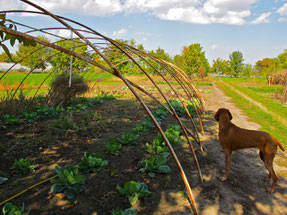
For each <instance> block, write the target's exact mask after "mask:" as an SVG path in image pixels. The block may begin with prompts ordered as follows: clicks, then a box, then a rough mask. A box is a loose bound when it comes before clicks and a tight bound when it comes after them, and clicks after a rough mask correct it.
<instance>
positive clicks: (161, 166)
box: [139, 156, 170, 177]
mask: <svg viewBox="0 0 287 215" xmlns="http://www.w3.org/2000/svg"><path fill="white" fill-rule="evenodd" d="M166 161H167V158H166V157H164V156H163V157H151V158H149V159H146V160H143V161H141V165H142V167H143V168H141V169H140V170H139V171H140V172H148V175H149V176H150V177H154V176H155V173H156V172H160V173H169V172H170V168H169V166H167V165H165V164H166Z"/></svg>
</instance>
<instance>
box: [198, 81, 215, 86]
mask: <svg viewBox="0 0 287 215" xmlns="http://www.w3.org/2000/svg"><path fill="white" fill-rule="evenodd" d="M195 84H196V85H197V86H213V84H212V83H209V82H195Z"/></svg>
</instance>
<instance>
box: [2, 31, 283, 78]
mask: <svg viewBox="0 0 287 215" xmlns="http://www.w3.org/2000/svg"><path fill="white" fill-rule="evenodd" d="M39 38H40V39H42V40H46V41H48V39H47V38H45V37H43V36H39ZM116 41H117V42H121V43H124V44H126V45H128V46H131V47H134V48H137V49H138V50H140V51H145V52H147V53H148V54H151V55H153V56H155V57H156V58H159V59H162V60H165V61H169V62H172V63H173V64H175V65H176V66H178V67H179V68H181V69H183V71H185V72H186V74H187V75H188V76H194V75H197V76H200V77H203V76H206V75H207V74H208V73H213V74H221V75H230V76H235V77H238V76H244V77H250V76H261V77H268V76H269V75H270V74H271V73H274V72H277V71H279V70H282V69H287V49H286V50H284V52H283V53H282V54H280V55H278V57H276V58H273V59H271V58H264V59H262V60H258V61H257V62H256V65H254V66H252V65H250V64H244V58H243V54H242V53H241V52H240V51H234V52H232V53H231V54H230V55H229V59H228V60H223V59H221V58H217V59H216V60H213V63H212V65H210V64H209V62H208V60H207V58H206V56H205V51H204V50H203V47H202V46H201V45H200V44H199V43H195V44H191V45H189V46H185V47H183V49H182V52H181V54H177V55H175V56H174V57H171V56H170V55H169V54H168V53H166V52H165V51H164V49H162V48H160V47H159V48H157V49H156V50H151V51H147V50H145V49H144V46H143V45H142V44H136V42H135V40H133V39H131V40H116ZM56 44H57V45H58V46H61V47H64V48H67V49H70V50H73V51H74V52H76V53H78V54H80V55H83V56H85V57H89V58H92V59H93V60H95V61H97V62H99V63H101V64H105V63H104V61H103V60H102V59H101V58H100V57H99V56H98V55H97V54H96V53H95V52H92V51H91V50H89V49H88V46H87V45H86V44H85V43H83V42H82V41H81V40H79V39H73V41H70V40H60V41H58V42H56ZM102 52H103V53H104V54H105V56H107V58H108V59H109V60H110V61H111V62H112V63H113V64H114V65H116V66H117V68H118V69H119V70H120V71H121V72H122V73H125V74H140V73H141V70H140V68H139V67H138V66H136V65H135V63H134V62H133V61H132V60H131V59H129V58H128V57H127V56H125V55H123V54H122V53H121V52H120V51H119V50H118V49H117V48H116V47H115V46H113V45H112V44H110V45H109V46H108V47H106V48H103V49H102ZM10 55H11V56H8V55H7V53H6V52H3V53H1V54H0V62H13V61H15V62H16V61H19V60H20V59H22V58H23V57H25V56H27V55H29V56H28V57H26V58H24V59H23V60H21V61H20V64H21V65H23V66H27V67H30V68H36V69H41V70H43V71H44V70H46V69H47V67H48V65H51V66H52V69H53V70H56V71H58V72H61V71H65V70H67V69H68V68H69V65H70V61H71V57H70V55H67V54H65V53H62V52H59V51H57V50H53V49H50V48H47V47H44V46H43V45H40V44H36V45H34V46H27V45H25V44H23V43H20V44H19V45H18V50H17V51H16V53H15V54H12V53H11V54H10ZM132 56H133V57H135V58H136V59H137V62H138V64H139V65H140V66H141V67H142V68H144V69H145V70H146V71H147V72H149V73H151V74H156V73H157V72H156V71H155V69H156V70H157V71H160V72H162V73H164V72H165V71H166V70H165V69H164V68H162V66H161V65H160V64H158V63H156V62H155V61H153V60H147V61H143V60H142V59H138V58H137V57H136V56H135V55H133V54H132ZM11 58H12V59H11ZM72 68H73V70H74V71H88V70H93V69H94V67H93V66H92V65H90V64H88V63H87V62H85V61H82V60H79V59H77V58H72Z"/></svg>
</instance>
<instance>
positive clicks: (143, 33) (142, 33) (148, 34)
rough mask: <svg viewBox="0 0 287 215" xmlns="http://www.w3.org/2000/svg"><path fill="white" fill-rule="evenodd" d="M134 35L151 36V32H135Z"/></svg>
mask: <svg viewBox="0 0 287 215" xmlns="http://www.w3.org/2000/svg"><path fill="white" fill-rule="evenodd" d="M134 35H140V36H147V37H149V36H151V33H148V32H135V33H134Z"/></svg>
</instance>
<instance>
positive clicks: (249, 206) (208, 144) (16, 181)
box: [0, 77, 287, 215]
mask: <svg viewBox="0 0 287 215" xmlns="http://www.w3.org/2000/svg"><path fill="white" fill-rule="evenodd" d="M129 78H130V79H132V80H135V79H137V81H139V82H140V83H141V86H144V88H145V89H146V90H147V91H148V92H152V93H154V94H155V95H156V93H157V92H156V91H155V90H154V87H153V86H151V85H149V84H148V82H147V80H146V78H145V77H129ZM157 83H158V84H160V86H161V87H162V89H163V90H164V91H165V92H166V93H167V94H168V95H169V97H170V98H175V97H174V95H173V93H172V92H170V89H169V88H168V86H167V85H165V84H164V83H161V82H160V81H157ZM196 83H197V86H198V87H199V90H200V91H201V92H202V94H203V96H204V98H205V110H206V113H205V117H204V121H203V123H204V129H205V135H202V134H201V135H200V138H201V142H202V144H203V147H204V148H205V152H203V153H202V152H201V151H200V148H199V146H198V145H196V144H194V147H195V152H196V155H197V157H198V160H199V164H200V167H201V170H202V174H203V179H204V183H203V184H201V182H200V180H199V177H198V174H197V169H196V165H195V162H194V158H193V157H192V154H191V152H190V149H189V148H188V145H187V143H186V140H185V139H184V138H183V135H182V134H180V139H181V141H178V140H177V141H176V143H175V151H176V153H177V155H178V157H179V160H180V161H181V164H182V166H183V168H184V170H185V172H186V175H187V177H188V179H189V181H190V183H191V187H192V192H193V195H194V197H195V199H196V202H197V208H198V211H199V213H200V214H206V215H208V214H282V215H283V214H286V213H287V200H286V199H287V192H286V189H287V169H286V163H287V162H286V159H287V158H286V155H285V154H284V153H282V152H280V151H278V155H277V157H276V159H275V162H276V164H275V171H276V172H277V174H278V175H279V180H278V183H277V187H276V189H275V193H274V194H272V195H269V194H267V193H266V192H265V190H267V189H268V188H269V186H270V184H269V183H267V182H265V181H264V179H265V178H266V177H267V171H266V169H265V167H264V165H263V163H262V162H261V160H260V159H259V158H258V154H257V153H258V152H257V151H256V150H254V149H250V150H244V151H240V152H237V153H235V154H234V157H233V164H232V168H231V173H230V177H229V179H228V180H227V181H226V182H224V183H222V182H221V181H219V180H218V177H219V176H221V172H220V171H221V169H223V168H224V155H223V152H222V150H221V148H220V145H219V143H218V137H217V132H218V124H217V122H216V121H215V120H214V119H213V116H214V113H215V111H216V110H217V109H218V108H219V107H226V108H229V109H230V110H231V112H232V114H233V117H234V119H233V121H234V123H235V124H237V125H239V126H241V127H246V128H249V129H261V130H268V129H270V130H268V131H269V132H270V133H271V132H273V130H274V131H276V130H278V129H277V127H276V126H285V125H284V124H282V125H281V124H280V123H278V120H277V119H276V120H277V121H274V123H273V122H271V121H270V124H271V126H270V127H268V126H269V123H266V124H264V123H263V122H264V120H262V122H261V121H259V120H260V118H259V117H258V115H255V113H253V112H248V109H252V110H254V109H258V111H259V110H260V109H259V108H254V107H253V106H252V105H255V104H253V103H251V104H249V105H250V106H247V105H246V104H245V103H243V101H244V100H243V99H242V98H241V97H240V96H237V97H235V96H234V95H236V94H235V93H234V90H233V88H234V89H236V90H238V91H240V92H242V93H244V95H245V96H248V97H250V98H252V100H253V101H256V102H260V104H261V105H263V106H264V107H266V108H267V109H268V108H269V106H272V109H268V110H269V112H272V113H274V114H277V115H279V116H280V117H282V118H283V119H284V116H285V114H286V113H285V112H284V111H279V110H280V109H279V108H278V107H277V105H278V106H279V105H280V103H279V102H278V100H276V98H274V96H272V95H274V94H275V93H276V92H277V91H276V89H277V88H275V87H270V89H272V90H267V91H268V92H262V91H263V90H262V89H265V88H267V87H266V86H265V83H263V82H258V83H257V82H254V83H252V82H250V83H249V82H248V84H246V83H243V84H241V83H242V81H240V82H239V81H238V82H237V81H236V80H235V81H233V80H231V79H230V80H229V79H226V80H219V79H215V80H211V79H210V80H205V81H203V82H202V81H198V82H196ZM229 85H232V87H233V88H231V87H229ZM247 85H248V87H251V88H248V87H246V86H247ZM219 87H220V88H222V89H223V90H224V91H226V94H227V95H229V96H230V97H229V96H226V95H224V93H223V91H221V90H220V89H219ZM228 89H229V90H230V91H228ZM231 90H233V91H231ZM264 91H265V90H264ZM275 91H276V92H275ZM96 92H97V93H96V94H95V95H89V96H91V97H89V98H86V99H85V98H82V99H80V98H79V99H77V100H75V101H74V102H73V103H71V104H69V105H68V106H67V107H65V108H64V109H55V110H54V109H53V110H47V109H44V108H42V109H41V108H38V109H37V108H36V109H34V112H36V114H37V115H35V116H33V117H34V118H33V117H32V116H31V115H28V114H26V115H25V114H24V115H23V114H20V113H19V114H18V116H19V117H18V118H19V121H18V122H16V123H15V121H13V119H10V121H9V120H8V121H4V120H3V118H2V120H1V121H0V123H1V124H0V126H1V127H0V136H1V140H0V154H1V156H0V177H5V178H8V181H6V182H4V183H3V184H0V202H2V201H4V200H6V199H8V198H9V197H11V196H13V195H15V194H17V193H19V192H21V191H23V190H25V189H26V188H28V187H30V186H32V185H35V184H37V183H38V182H41V181H43V180H45V179H48V178H50V177H52V176H54V175H56V173H55V166H59V167H65V166H75V165H77V164H79V163H81V161H82V157H83V155H84V153H85V152H89V153H94V154H95V155H96V156H98V157H99V158H101V159H102V160H103V161H105V160H106V161H107V163H106V164H107V165H103V166H102V167H101V168H100V169H98V170H97V171H94V172H93V171H92V172H89V173H86V172H82V171H80V175H83V176H85V177H86V180H85V184H84V186H85V189H84V190H83V191H82V192H80V193H79V194H77V195H75V196H74V197H73V198H71V199H69V198H67V194H63V193H58V194H55V193H52V192H51V187H52V185H53V184H52V183H51V182H50V181H47V182H46V183H43V184H41V185H39V186H36V187H35V188H33V189H31V190H29V191H27V192H25V193H24V194H22V195H20V196H19V197H17V198H15V199H13V200H12V201H11V202H12V203H13V204H15V205H21V204H22V203H25V209H27V210H29V209H31V212H30V214H94V215H96V214H98V215H102V214H112V211H113V210H116V209H118V210H125V209H127V208H130V207H131V203H130V201H129V199H128V197H127V196H125V195H121V194H120V193H119V192H118V189H117V185H120V186H121V187H123V186H124V184H125V183H126V182H128V181H135V182H138V183H140V182H144V183H145V184H146V185H147V187H148V190H149V191H150V192H151V194H150V195H148V196H146V197H142V198H140V199H139V201H137V202H136V203H135V204H134V205H133V206H132V207H133V208H135V209H136V210H137V211H138V214H154V215H156V214H193V210H192V207H191V204H190V202H189V199H188V197H187V195H186V192H185V191H186V190H185V186H184V183H183V182H182V179H181V177H180V173H179V171H178V169H177V167H176V164H175V162H174V160H173V159H172V158H171V157H170V156H168V158H167V162H166V164H165V165H166V166H168V167H169V168H170V171H166V172H158V171H155V172H153V173H155V176H154V177H151V176H153V174H150V172H148V171H144V172H142V171H140V169H141V168H143V164H142V161H143V160H146V159H147V158H150V157H152V155H151V153H150V151H149V150H148V149H149V148H148V147H147V146H146V144H147V143H148V144H151V143H152V142H153V141H154V140H155V139H156V138H157V136H158V131H157V130H156V129H155V128H154V127H152V126H151V127H149V128H148V129H146V130H142V128H140V126H139V125H140V124H142V123H143V122H146V120H147V119H148V116H147V114H146V113H145V111H144V110H143V108H142V107H141V106H140V104H139V103H138V102H137V101H136V100H135V98H134V97H133V95H132V94H131V93H130V92H129V90H128V89H127V88H126V87H125V86H124V85H123V84H122V83H121V82H119V80H118V79H114V78H107V79H105V80H103V81H101V82H99V85H98V86H97V88H96ZM178 92H179V93H181V91H180V90H178ZM262 93H263V94H262ZM266 95H268V96H266ZM261 96H262V97H263V98H264V99H265V100H260V99H262V98H261ZM144 99H145V101H146V102H147V104H148V105H149V106H150V107H151V109H152V111H157V110H158V109H159V107H158V105H157V104H155V103H154V102H153V101H152V100H149V99H148V98H147V97H145V96H144ZM245 99H246V98H245ZM42 101H43V97H39V98H38V99H37V102H38V103H39V104H38V105H41V102H42ZM267 102H269V103H268V105H267V104H266V103H267ZM234 103H236V105H234ZM273 103H274V105H273ZM271 104H272V105H271ZM282 106H283V105H282ZM244 107H249V108H246V109H244ZM239 108H240V109H239ZM277 108H278V109H277ZM242 110H243V111H244V112H243V111H242ZM277 110H278V111H277ZM283 110H285V109H284V108H283ZM262 111H263V110H262ZM269 112H268V113H266V114H270V113H269ZM246 114H247V115H246ZM249 114H250V115H249ZM257 114H259V115H261V114H260V113H257ZM263 116H265V115H263ZM267 116H268V115H266V117H267ZM29 117H30V118H29ZM271 118H274V120H275V117H272V115H271ZM181 119H182V120H183V122H184V123H185V124H186V125H187V127H188V128H189V129H190V128H192V125H191V122H190V121H189V120H188V119H187V118H186V117H185V116H184V115H182V116H181ZM266 119H268V120H269V118H265V121H267V120H266ZM285 119H286V117H285ZM194 120H195V122H196V124H197V125H198V120H197V118H196V117H194ZM7 122H8V123H7ZM161 122H162V124H161V126H162V128H163V130H165V131H166V130H167V129H168V126H170V125H172V124H176V121H175V119H174V118H173V117H172V116H169V115H166V116H162V120H161ZM268 122H269V121H268ZM258 123H259V124H258ZM282 128H284V127H282ZM285 131H286V130H280V131H278V133H274V136H276V138H278V139H280V140H281V139H283V140H281V142H282V143H283V144H284V145H285V147H286V141H284V135H285V134H284V132H285ZM127 134H130V135H127ZM132 136H133V137H132ZM173 136H174V135H173ZM285 140H286V139H285ZM111 141H116V142H119V143H121V148H118V150H116V151H113V150H112V149H108V148H107V144H108V143H110V142H111ZM153 153H155V152H153ZM26 157H27V158H28V159H29V160H30V161H32V162H33V164H34V167H35V171H32V172H30V173H28V174H23V175H21V174H19V173H18V172H17V171H16V170H17V169H11V167H12V166H13V164H14V161H15V159H19V158H26ZM163 169H165V170H167V168H166V167H165V168H163Z"/></svg>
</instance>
